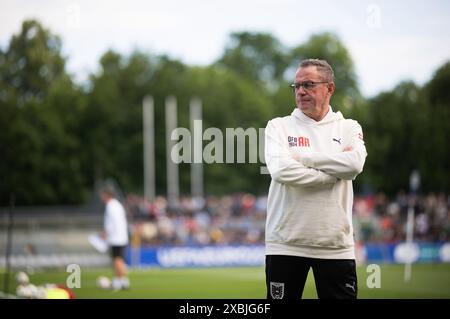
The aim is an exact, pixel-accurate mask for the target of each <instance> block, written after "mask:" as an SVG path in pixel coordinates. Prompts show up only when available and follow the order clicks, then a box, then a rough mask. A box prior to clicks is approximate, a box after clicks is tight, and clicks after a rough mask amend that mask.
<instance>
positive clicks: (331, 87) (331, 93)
mask: <svg viewBox="0 0 450 319" xmlns="http://www.w3.org/2000/svg"><path fill="white" fill-rule="evenodd" d="M335 88H336V86H335V85H334V82H330V83H329V84H328V93H330V95H333V93H334V89H335Z"/></svg>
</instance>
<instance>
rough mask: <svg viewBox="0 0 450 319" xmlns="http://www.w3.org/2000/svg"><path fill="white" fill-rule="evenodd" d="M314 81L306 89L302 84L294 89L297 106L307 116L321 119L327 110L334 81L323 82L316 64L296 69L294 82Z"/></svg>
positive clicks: (317, 119)
mask: <svg viewBox="0 0 450 319" xmlns="http://www.w3.org/2000/svg"><path fill="white" fill-rule="evenodd" d="M306 82H314V83H315V84H314V85H313V86H312V87H311V88H308V89H305V88H304V87H303V86H302V87H299V88H298V89H296V90H295V101H296V102H297V107H298V108H299V109H300V111H302V112H303V113H304V114H306V115H307V116H309V117H311V118H313V119H315V120H316V121H319V120H321V119H322V118H323V117H324V116H325V115H326V113H327V112H328V105H329V103H330V98H331V95H332V94H333V92H334V83H332V82H331V83H319V82H325V80H324V78H323V76H321V74H320V73H319V72H318V71H317V67H316V66H307V67H304V68H300V69H298V70H297V73H296V74H295V83H296V84H298V83H306Z"/></svg>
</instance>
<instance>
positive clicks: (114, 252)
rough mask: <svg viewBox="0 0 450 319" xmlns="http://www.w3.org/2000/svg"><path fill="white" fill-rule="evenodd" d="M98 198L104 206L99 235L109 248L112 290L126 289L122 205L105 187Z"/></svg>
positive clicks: (124, 227) (128, 283)
mask: <svg viewBox="0 0 450 319" xmlns="http://www.w3.org/2000/svg"><path fill="white" fill-rule="evenodd" d="M100 198H101V200H102V202H103V203H104V204H105V216H104V230H103V232H102V234H101V236H102V238H103V239H105V240H106V242H107V243H108V245H109V247H110V252H111V258H112V262H113V270H114V278H113V280H112V288H113V289H114V290H121V289H128V288H129V287H130V281H129V279H128V270H127V266H126V264H125V250H126V247H127V245H128V242H129V240H128V224H127V218H126V212H125V209H124V207H123V205H122V204H121V203H120V202H119V201H118V200H117V199H116V198H115V197H114V189H113V188H112V187H109V186H106V187H103V188H102V189H101V190H100Z"/></svg>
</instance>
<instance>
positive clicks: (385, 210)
mask: <svg viewBox="0 0 450 319" xmlns="http://www.w3.org/2000/svg"><path fill="white" fill-rule="evenodd" d="M266 205H267V197H266V196H258V197H255V196H254V195H251V194H245V193H238V194H233V195H230V196H223V197H215V196H207V197H205V198H203V197H182V198H180V201H179V203H177V204H176V205H169V204H168V201H167V199H166V198H164V197H157V198H156V199H155V200H154V201H153V202H149V201H147V200H146V199H144V198H142V197H140V196H137V195H133V194H130V195H128V196H127V197H126V200H125V206H126V208H127V211H128V214H129V220H130V221H131V223H130V224H131V227H132V229H131V234H132V242H131V244H132V245H222V244H229V245H232V244H263V243H264V228H265V218H266ZM172 206H173V207H172ZM409 207H414V210H415V222H414V240H415V241H427V242H440V241H450V196H448V195H446V194H434V193H430V194H427V195H424V196H418V197H417V196H409V195H407V194H405V193H404V192H399V193H398V194H397V196H396V197H395V198H392V199H389V198H388V197H387V196H386V195H384V194H382V193H380V194H377V195H373V196H355V201H354V207H353V224H354V228H355V229H354V231H355V236H356V239H357V241H358V242H364V243H366V242H371V243H394V242H401V241H405V238H406V221H407V215H408V208H409Z"/></svg>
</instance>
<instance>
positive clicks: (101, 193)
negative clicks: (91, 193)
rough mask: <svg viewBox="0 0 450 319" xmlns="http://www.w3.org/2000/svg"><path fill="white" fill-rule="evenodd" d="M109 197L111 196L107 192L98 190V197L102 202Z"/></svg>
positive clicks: (106, 200) (105, 201)
mask: <svg viewBox="0 0 450 319" xmlns="http://www.w3.org/2000/svg"><path fill="white" fill-rule="evenodd" d="M110 198H111V196H109V194H108V193H105V192H102V191H100V199H101V200H102V202H103V203H105V204H106V203H107V202H108V200H109V199H110Z"/></svg>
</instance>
